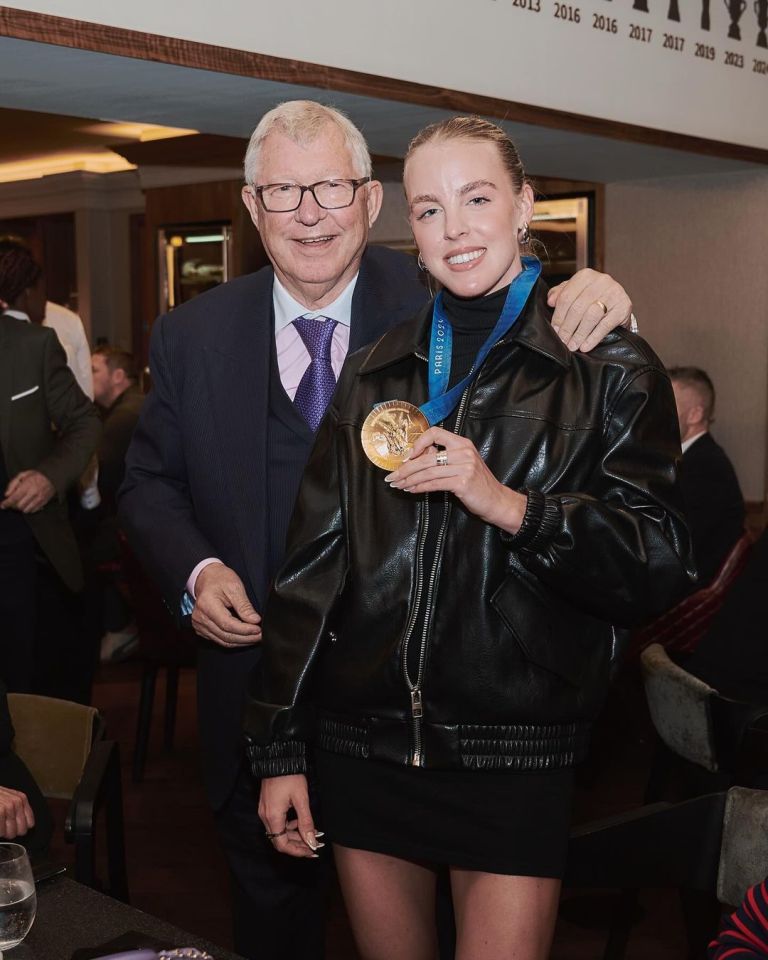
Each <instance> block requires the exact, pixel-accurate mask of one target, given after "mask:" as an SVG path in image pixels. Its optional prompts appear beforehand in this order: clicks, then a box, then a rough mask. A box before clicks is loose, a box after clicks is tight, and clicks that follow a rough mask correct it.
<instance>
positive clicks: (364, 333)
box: [349, 255, 413, 353]
mask: <svg viewBox="0 0 768 960" xmlns="http://www.w3.org/2000/svg"><path fill="white" fill-rule="evenodd" d="M412 312H413V309H412V306H411V305H410V304H407V303H403V302H402V298H401V297H400V296H399V294H398V283H397V278H396V276H394V275H393V274H392V273H390V274H389V275H386V274H385V272H384V271H383V270H381V269H380V267H379V265H378V264H377V263H376V262H375V261H374V260H373V258H372V257H371V256H370V255H365V256H363V260H362V263H361V264H360V274H359V276H358V278H357V283H356V284H355V292H354V294H353V296H352V318H351V329H350V333H349V351H350V353H353V352H354V351H355V350H359V349H360V348H361V347H364V346H366V345H367V344H369V343H374V342H375V341H376V340H378V339H379V337H380V336H381V335H382V334H383V333H385V332H386V331H387V330H389V329H390V327H393V326H394V325H395V324H397V323H400V322H401V321H402V320H407V319H408V317H409V316H410V314H411V313H412Z"/></svg>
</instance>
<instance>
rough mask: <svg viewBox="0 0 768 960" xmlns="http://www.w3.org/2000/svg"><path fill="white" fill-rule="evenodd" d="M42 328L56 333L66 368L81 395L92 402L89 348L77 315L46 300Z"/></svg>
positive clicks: (81, 322)
mask: <svg viewBox="0 0 768 960" xmlns="http://www.w3.org/2000/svg"><path fill="white" fill-rule="evenodd" d="M43 326H44V327H50V328H51V329H52V330H55V331H56V336H57V337H58V338H59V343H60V344H61V345H62V347H64V353H66V355H67V366H68V367H69V369H70V370H71V371H72V373H74V375H75V380H77V384H78V386H79V387H80V389H81V390H82V391H83V393H84V394H85V395H86V396H87V397H88V398H89V399H90V400H93V375H92V373H91V348H90V346H89V345H88V338H87V337H86V335H85V329H84V328H83V321H82V320H81V319H80V317H78V315H77V314H76V313H75V312H74V311H72V310H69V309H68V308H67V307H62V306H61V304H59V303H53V302H52V301H51V300H48V301H47V302H46V304H45V317H44V319H43Z"/></svg>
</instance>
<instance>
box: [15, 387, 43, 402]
mask: <svg viewBox="0 0 768 960" xmlns="http://www.w3.org/2000/svg"><path fill="white" fill-rule="evenodd" d="M39 389H40V386H39V384H38V386H36V387H30V388H29V390H22V391H21V392H20V393H14V395H13V396H12V397H11V403H13V401H14V400H23V399H24V397H31V396H32V394H33V393H37V391H38V390H39Z"/></svg>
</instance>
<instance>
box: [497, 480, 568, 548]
mask: <svg viewBox="0 0 768 960" xmlns="http://www.w3.org/2000/svg"><path fill="white" fill-rule="evenodd" d="M523 492H524V493H525V495H526V496H527V497H528V503H527V505H526V508H525V513H524V514H523V522H522V523H521V524H520V529H519V530H518V531H517V533H507V531H506V530H501V531H500V535H501V539H502V542H503V543H504V544H505V546H507V547H508V548H509V549H510V550H527V551H529V552H530V553H535V552H536V551H537V550H540V549H541V548H542V547H543V546H545V545H546V544H547V543H549V541H550V540H551V539H552V538H553V537H554V535H555V533H556V532H557V530H558V528H559V526H560V519H561V514H560V504H559V502H558V501H557V500H556V499H555V498H554V497H547V496H545V495H544V494H543V493H541V491H540V490H524V491H523Z"/></svg>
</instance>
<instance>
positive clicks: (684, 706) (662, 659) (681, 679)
mask: <svg viewBox="0 0 768 960" xmlns="http://www.w3.org/2000/svg"><path fill="white" fill-rule="evenodd" d="M640 660H641V664H642V670H643V682H644V684H645V694H646V697H647V699H648V708H649V710H650V712H651V719H652V720H653V725H654V726H655V727H656V732H657V733H658V734H659V736H660V737H661V739H662V740H663V741H664V743H665V744H666V745H667V746H668V747H669V749H670V750H672V751H673V752H674V753H676V754H678V755H679V756H681V757H684V758H685V759H686V760H690V761H691V762H692V763H696V764H698V765H699V766H701V767H704V768H705V769H706V770H710V771H712V772H715V771H717V769H718V759H717V749H716V743H715V737H714V730H713V723H712V710H711V700H712V697H713V695H715V694H716V691H715V690H713V689H712V687H710V686H708V685H707V684H706V683H704V682H703V681H702V680H699V679H698V677H694V676H693V674H690V673H688V672H687V671H686V670H683V668H682V667H679V666H678V665H677V664H676V663H673V662H672V660H670V658H669V656H668V655H667V652H666V650H665V649H664V648H663V647H662V646H661V645H660V644H658V643H655V644H652V645H651V646H650V647H647V648H646V649H645V650H643V652H642V654H641V657H640Z"/></svg>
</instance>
